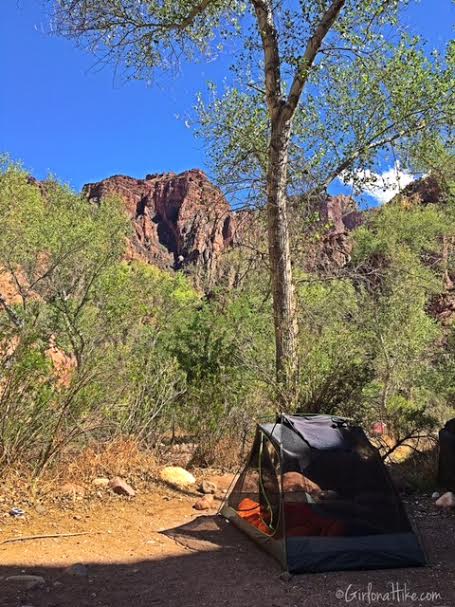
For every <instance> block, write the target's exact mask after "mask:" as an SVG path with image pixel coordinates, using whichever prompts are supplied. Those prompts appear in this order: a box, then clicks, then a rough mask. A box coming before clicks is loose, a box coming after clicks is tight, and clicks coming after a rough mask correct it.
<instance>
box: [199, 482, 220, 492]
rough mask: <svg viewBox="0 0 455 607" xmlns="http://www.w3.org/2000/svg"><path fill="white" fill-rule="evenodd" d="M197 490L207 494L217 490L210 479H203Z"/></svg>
mask: <svg viewBox="0 0 455 607" xmlns="http://www.w3.org/2000/svg"><path fill="white" fill-rule="evenodd" d="M199 491H200V492H201V493H205V494H209V493H213V494H215V493H216V491H217V486H216V484H215V483H212V482H211V481H206V480H203V481H202V483H201V485H200V487H199Z"/></svg>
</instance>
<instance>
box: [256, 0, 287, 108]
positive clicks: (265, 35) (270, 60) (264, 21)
mask: <svg viewBox="0 0 455 607" xmlns="http://www.w3.org/2000/svg"><path fill="white" fill-rule="evenodd" d="M251 1H252V4H253V7H254V10H255V12H256V19H257V22H258V26H259V32H260V34H261V39H262V46H263V49H264V64H265V65H264V71H265V90H266V99H267V104H268V106H269V110H270V112H271V113H272V115H273V114H275V113H276V112H277V111H278V110H279V108H280V104H281V101H282V99H281V73H280V53H279V48H278V32H277V30H276V27H275V22H274V19H273V9H272V6H271V3H270V0H251Z"/></svg>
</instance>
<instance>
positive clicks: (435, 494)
mask: <svg viewBox="0 0 455 607" xmlns="http://www.w3.org/2000/svg"><path fill="white" fill-rule="evenodd" d="M440 495H441V494H440V493H439V492H438V491H435V492H434V493H432V494H431V499H432V500H437V499H438V497H439V496H440Z"/></svg>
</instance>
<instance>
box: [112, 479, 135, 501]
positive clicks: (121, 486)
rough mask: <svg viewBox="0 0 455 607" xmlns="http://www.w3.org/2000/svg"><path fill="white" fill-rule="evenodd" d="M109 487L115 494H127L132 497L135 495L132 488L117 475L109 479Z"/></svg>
mask: <svg viewBox="0 0 455 607" xmlns="http://www.w3.org/2000/svg"><path fill="white" fill-rule="evenodd" d="M109 488H110V489H111V490H112V491H113V492H114V493H117V495H127V496H128V497H134V496H135V495H136V492H135V491H134V489H133V488H132V487H131V486H130V485H128V483H127V482H126V481H124V480H123V479H122V478H120V477H119V476H115V477H114V478H113V479H111V480H110V481H109Z"/></svg>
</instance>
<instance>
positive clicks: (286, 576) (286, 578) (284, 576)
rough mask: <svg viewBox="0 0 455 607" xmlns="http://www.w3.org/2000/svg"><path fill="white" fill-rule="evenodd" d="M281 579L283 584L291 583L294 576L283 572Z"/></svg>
mask: <svg viewBox="0 0 455 607" xmlns="http://www.w3.org/2000/svg"><path fill="white" fill-rule="evenodd" d="M279 577H280V580H281V581H282V582H290V581H291V580H292V574H290V573H289V571H283V572H282V573H280V576H279Z"/></svg>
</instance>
